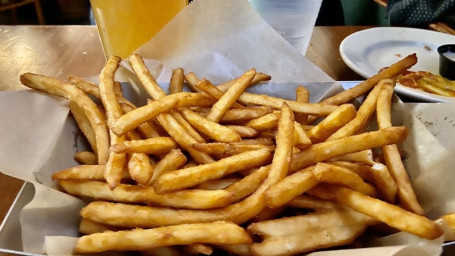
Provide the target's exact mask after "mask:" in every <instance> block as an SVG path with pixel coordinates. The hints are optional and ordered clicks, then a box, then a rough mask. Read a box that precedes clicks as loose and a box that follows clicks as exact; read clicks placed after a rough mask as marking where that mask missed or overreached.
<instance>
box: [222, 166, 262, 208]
mask: <svg viewBox="0 0 455 256" xmlns="http://www.w3.org/2000/svg"><path fill="white" fill-rule="evenodd" d="M269 171H270V169H269V168H259V169H257V170H254V171H253V172H252V173H251V174H250V175H248V176H246V177H244V178H243V179H241V180H239V181H237V182H235V183H233V184H232V185H230V186H229V187H227V188H226V190H227V191H230V192H232V193H233V194H234V202H236V201H239V200H241V199H243V198H244V197H246V196H248V195H250V194H252V193H253V192H254V191H256V189H257V188H258V187H259V186H260V185H261V184H262V182H263V181H264V179H265V178H266V177H267V176H268V175H269Z"/></svg>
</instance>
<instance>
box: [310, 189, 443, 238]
mask: <svg viewBox="0 0 455 256" xmlns="http://www.w3.org/2000/svg"><path fill="white" fill-rule="evenodd" d="M315 189H323V190H325V191H324V192H323V193H325V194H326V195H330V197H331V199H334V200H336V201H337V202H340V203H342V204H344V205H347V206H349V207H351V208H352V209H354V210H356V211H358V212H361V213H364V214H366V215H368V216H370V217H372V218H374V219H377V220H379V221H381V222H384V223H385V224H387V225H389V226H391V227H394V228H396V229H399V230H401V231H405V232H409V233H411V234H414V235H417V236H420V237H423V238H427V239H431V240H432V239H435V238H438V237H440V236H441V235H442V230H441V228H440V226H439V225H438V224H436V222H434V221H432V220H429V219H428V218H426V217H424V216H420V215H417V214H415V213H412V212H408V211H406V210H404V209H402V208H400V207H398V206H396V205H392V204H389V203H386V202H384V201H381V200H379V199H376V198H372V197H369V196H366V195H364V194H361V193H359V192H357V191H354V190H351V189H349V188H345V187H341V186H337V185H326V186H324V187H316V188H315Z"/></svg>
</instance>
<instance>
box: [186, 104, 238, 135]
mask: <svg viewBox="0 0 455 256" xmlns="http://www.w3.org/2000/svg"><path fill="white" fill-rule="evenodd" d="M180 113H182V114H183V116H184V117H185V118H186V120H188V122H190V123H191V125H192V126H193V127H194V128H196V129H197V130H198V131H199V132H201V133H203V134H205V135H207V136H208V137H210V138H211V139H213V140H215V141H219V142H226V143H228V142H234V141H240V140H241V139H242V138H241V137H240V135H239V134H238V133H237V132H236V131H235V130H232V129H229V128H228V127H225V126H223V125H220V124H218V123H216V122H212V121H210V120H208V119H206V118H204V117H202V116H200V115H198V114H196V113H194V112H193V111H191V110H190V109H187V108H182V109H180Z"/></svg>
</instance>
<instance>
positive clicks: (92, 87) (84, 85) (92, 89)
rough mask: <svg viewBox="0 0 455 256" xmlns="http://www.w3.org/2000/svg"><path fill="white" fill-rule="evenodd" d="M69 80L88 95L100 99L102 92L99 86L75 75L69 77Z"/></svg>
mask: <svg viewBox="0 0 455 256" xmlns="http://www.w3.org/2000/svg"><path fill="white" fill-rule="evenodd" d="M67 80H68V82H69V83H70V84H72V85H74V86H76V87H77V88H79V89H81V90H82V91H83V92H85V93H86V94H90V95H93V96H95V97H96V98H98V99H99V98H100V91H99V88H98V85H96V84H95V83H92V82H88V81H85V80H84V79H82V78H80V77H77V76H73V75H68V77H67Z"/></svg>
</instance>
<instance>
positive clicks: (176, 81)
mask: <svg viewBox="0 0 455 256" xmlns="http://www.w3.org/2000/svg"><path fill="white" fill-rule="evenodd" d="M184 79H185V77H184V74H183V68H176V69H173V70H172V76H171V82H170V83H169V94H174V93H178V92H183V80H184Z"/></svg>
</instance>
